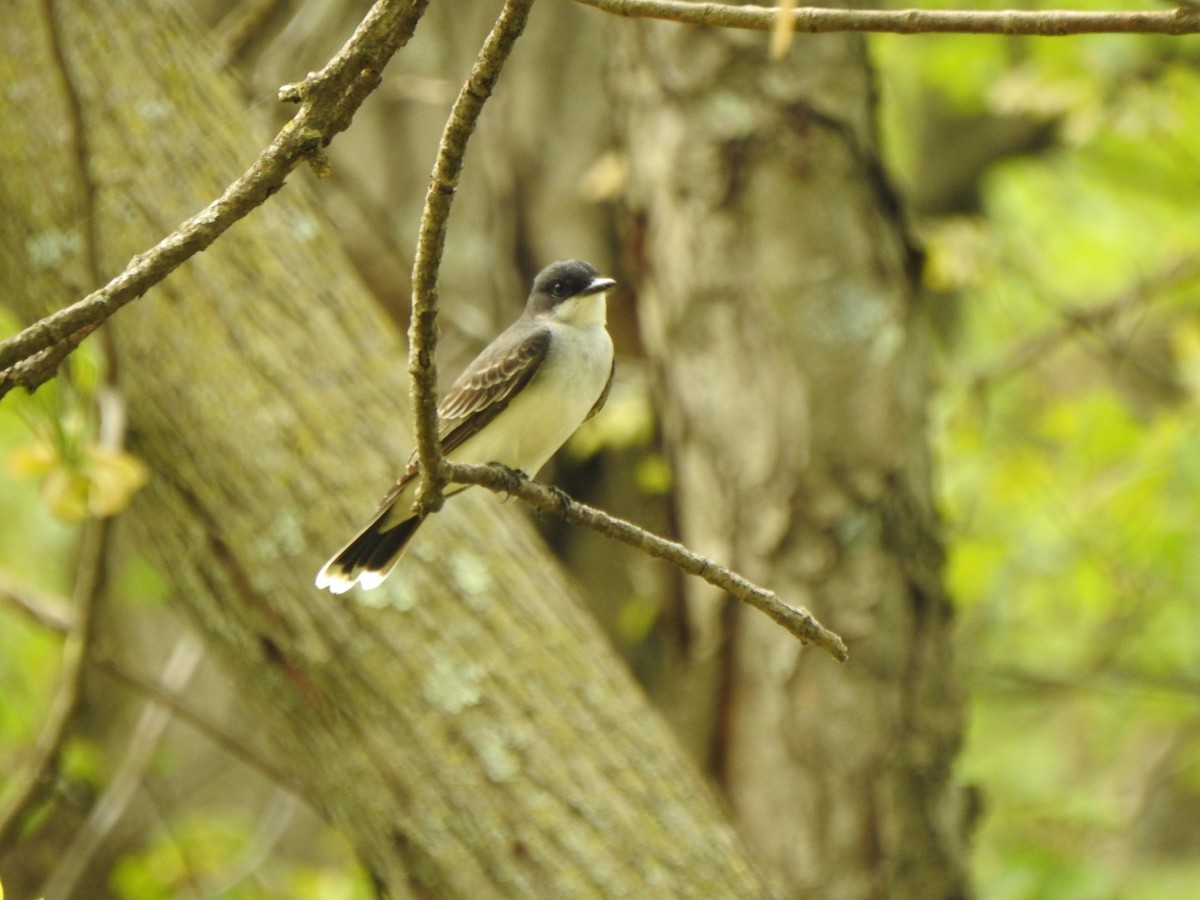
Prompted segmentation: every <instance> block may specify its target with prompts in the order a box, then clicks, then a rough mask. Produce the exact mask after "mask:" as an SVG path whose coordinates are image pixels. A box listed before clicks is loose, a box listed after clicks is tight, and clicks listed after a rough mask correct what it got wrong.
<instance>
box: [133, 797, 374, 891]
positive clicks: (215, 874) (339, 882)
mask: <svg viewBox="0 0 1200 900" xmlns="http://www.w3.org/2000/svg"><path fill="white" fill-rule="evenodd" d="M270 851H271V848H270V847H269V846H259V841H257V840H256V838H255V834H254V829H253V827H252V825H251V824H250V823H247V822H245V821H243V820H242V817H241V816H240V815H239V813H238V812H237V811H233V810H222V811H220V812H219V813H217V812H209V813H204V814H199V813H197V814H191V815H184V816H180V817H177V818H176V819H175V820H174V821H173V823H172V824H171V827H170V828H164V829H162V830H161V831H159V832H157V833H156V834H155V836H154V837H153V838H152V839H151V840H150V841H149V843H148V844H147V845H146V846H144V847H141V848H139V849H137V850H135V851H133V852H130V853H127V854H126V855H124V856H123V857H122V858H121V859H120V860H119V861H118V862H117V864H116V865H115V866H114V867H113V871H112V876H111V879H110V887H111V888H112V890H113V892H114V894H115V895H116V896H117V897H120V898H128V900H186V898H190V897H196V898H201V897H218V896H219V897H223V898H228V900H276V898H282V897H286V898H289V900H367V898H370V897H374V896H375V893H374V891H373V889H372V887H371V884H370V881H369V879H368V877H367V876H366V874H365V873H364V872H362V871H361V870H358V869H355V868H354V867H347V866H345V865H333V864H330V865H327V866H326V865H321V864H319V863H317V862H312V861H310V862H305V863H297V862H294V861H287V860H286V859H281V858H279V857H278V856H273V855H272V854H271V852H270Z"/></svg>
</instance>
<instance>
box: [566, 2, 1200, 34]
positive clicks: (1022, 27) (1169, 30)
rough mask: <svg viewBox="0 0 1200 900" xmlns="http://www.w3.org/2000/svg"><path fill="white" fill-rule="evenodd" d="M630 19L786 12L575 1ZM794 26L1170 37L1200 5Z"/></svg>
mask: <svg viewBox="0 0 1200 900" xmlns="http://www.w3.org/2000/svg"><path fill="white" fill-rule="evenodd" d="M576 2H578V3H582V4H584V5H586V6H594V7H595V8H596V9H600V10H603V11H604V12H607V13H612V14H613V15H616V16H625V17H628V18H648V19H665V20H667V21H670V22H681V23H684V24H687V25H706V26H709V27H712V28H745V29H750V30H754V31H770V30H771V29H773V28H774V27H775V21H776V18H777V17H778V16H780V15H781V14H782V13H781V12H780V10H779V9H777V8H771V7H766V6H729V5H726V4H723V3H692V2H690V0H576ZM789 14H790V15H791V16H792V17H793V19H794V23H793V26H792V27H793V30H794V31H796V32H804V33H808V34H816V33H820V32H831V31H872V32H888V33H892V34H924V33H954V34H1004V35H1012V36H1015V35H1029V36H1040V37H1063V36H1065V35H1071V34H1110V33H1117V34H1169V35H1176V36H1178V35H1185V34H1196V33H1197V32H1200V10H1197V9H1196V8H1194V7H1192V6H1190V5H1189V6H1187V7H1186V8H1185V7H1179V8H1177V9H1171V10H1161V11H1146V10H1119V11H1104V12H1082V11H1077V10H1057V9H1045V10H954V9H945V10H942V9H894V10H893V9H827V8H824V7H803V8H801V9H796V10H793V11H791V12H790V13H789Z"/></svg>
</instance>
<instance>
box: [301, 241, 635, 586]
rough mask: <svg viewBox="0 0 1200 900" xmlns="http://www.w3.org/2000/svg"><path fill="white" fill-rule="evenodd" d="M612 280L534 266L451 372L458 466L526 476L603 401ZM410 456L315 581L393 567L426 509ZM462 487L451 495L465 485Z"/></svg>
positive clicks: (446, 447) (575, 266) (362, 578)
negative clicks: (513, 302) (474, 350)
mask: <svg viewBox="0 0 1200 900" xmlns="http://www.w3.org/2000/svg"><path fill="white" fill-rule="evenodd" d="M615 285H616V281H614V280H613V279H612V278H607V277H603V276H601V275H600V273H599V271H598V270H597V269H596V267H595V266H593V265H591V264H590V263H586V262H583V261H582V260H578V259H568V260H561V261H559V262H555V263H551V264H550V265H549V266H547V267H546V268H544V269H542V271H541V272H539V273H538V275H537V277H536V278H534V280H533V288H532V290H531V291H530V293H529V299H528V300H527V301H526V303H525V309H524V311H523V312H522V313H521V315H520V317H519V318H518V319H517V320H516V321H515V322H513V323H512V324H511V325H509V326H508V328H506V329H505V330H504V331H503V332H501V333H500V335H499V336H498V337H497V338H496V339H495V340H493V341H492V342H491V343H490V344H488V345H487V346H486V347H485V348H484V349H483V350H482V351H480V353H479V355H478V356H476V357H475V359H474V360H473V361H472V362H471V363H470V365H468V366H467V367H466V369H464V370H463V372H462V374H461V375H459V376H458V378H457V379H455V381H454V383H453V384H452V385H451V387H450V390H449V391H448V392H447V393H446V396H445V397H443V398H442V401H441V403H439V404H438V436H439V439H440V441H441V448H442V453H443V455H445V457H446V458H447V459H448V460H450V461H451V462H455V463H479V464H487V463H500V464H502V465H505V466H507V467H509V468H510V469H514V470H518V471H520V472H523V473H524V474H525V475H528V476H530V477H532V476H533V475H535V474H536V473H537V471H538V470H539V469H540V468H541V467H542V466H543V465H545V464H546V462H547V460H549V459H550V457H551V456H553V455H554V454H555V452H556V451H557V450H558V449H559V447H561V446H562V445H563V444H565V443H566V442H567V439H568V438H569V437H570V436H571V435H572V434H574V433H575V430H576V429H577V428H578V427H579V426H580V425H582V424H583V423H584V422H586V421H587V420H588V419H590V418H592V416H594V415H595V414H596V413H598V412H599V411H600V409H601V408H602V407H603V406H604V403H605V401H606V400H607V399H608V393H609V390H610V388H611V387H612V379H613V372H614V370H615V356H614V353H613V343H612V338H611V336H610V335H609V333H608V327H607V296H608V291H609V290H610V289H611V288H613V287H614V286H615ZM419 483H420V479H419V477H418V467H417V458H416V453H415V452H414V453H413V455H412V456H411V457H410V458H409V461H408V464H407V466H406V467H405V469H404V473H403V474H402V475H401V476H400V479H399V480H398V481H397V482H396V483H395V485H393V486H392V488H391V490H389V491H388V492H387V494H386V495H385V496H384V498H383V500H382V501H380V504H379V508H378V509H377V510H376V512H375V515H374V516H373V517H372V518H371V521H370V522H368V523H367V524H366V526H365V527H363V529H362V530H361V531H359V532H358V534H356V535H355V536H354V537H353V538H352V539H351V540H350V541H349V543H347V544H346V546H344V547H343V548H342V549H341V550H339V551H338V552H337V553H335V554H334V555H333V556H332V557H331V558H330V560H329V561H328V562H327V563H325V565H324V567H322V569H321V571H320V572H318V573H317V578H316V584H317V587H318V588H322V589H326V588H327V589H328V590H329V591H331V592H332V593H335V594H341V593H344V592H346V591H348V590H350V588H352V587H353V586H354V585H355V584H356V583H357V584H359V585H360V586H361V587H362V588H363V589H364V590H371V589H372V588H376V587H378V586H379V585H380V584H382V583H383V581H384V579H386V578H387V577H388V575H390V574H391V572H392V570H393V569H394V568H395V567H396V563H397V562H399V560H400V557H401V556H402V555H403V554H404V551H405V549H406V548H407V546H408V542H409V541H410V540H411V539H412V536H413V534H414V533H415V532H416V530H417V528H418V527H420V525H421V522H422V521H423V519H424V516H421V515H418V514H416V513H414V512H413V509H412V507H413V501H414V500H415V498H416V495H417V488H418V485H419ZM465 487H466V485H462V486H459V487H458V488H457V489H456V490H455V491H453V492H454V493H457V492H458V491H460V490H463V489H465Z"/></svg>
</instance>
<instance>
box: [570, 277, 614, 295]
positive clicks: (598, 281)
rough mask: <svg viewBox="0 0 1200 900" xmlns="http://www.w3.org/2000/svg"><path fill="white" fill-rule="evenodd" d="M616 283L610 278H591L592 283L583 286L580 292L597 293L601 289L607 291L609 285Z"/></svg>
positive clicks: (585, 293) (584, 293)
mask: <svg viewBox="0 0 1200 900" xmlns="http://www.w3.org/2000/svg"><path fill="white" fill-rule="evenodd" d="M615 285H616V282H615V281H613V280H612V279H611V278H599V277H597V278H593V279H592V283H591V284H589V285H588V286H587V287H585V288H584V289H583V290H582V291H580V292H579V293H580V294H583V295H585V296H586V295H587V294H599V293H600V292H601V291H607V290H608V289H609V288H610V287H613V286H615Z"/></svg>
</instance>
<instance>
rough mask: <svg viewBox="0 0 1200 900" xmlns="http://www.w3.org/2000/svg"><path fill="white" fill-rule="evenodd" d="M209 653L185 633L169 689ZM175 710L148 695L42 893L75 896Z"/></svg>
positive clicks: (165, 679) (169, 666)
mask: <svg viewBox="0 0 1200 900" xmlns="http://www.w3.org/2000/svg"><path fill="white" fill-rule="evenodd" d="M203 655H204V646H203V645H202V644H201V643H200V640H199V638H197V637H196V636H195V635H193V634H190V633H185V634H184V635H182V636H181V637H180V638H179V639H178V640H177V641H176V642H175V647H174V648H173V649H172V651H171V655H170V656H169V657H168V658H167V662H166V665H165V666H163V671H162V677H161V681H162V685H163V689H164V690H165V691H167V692H168V693H170V694H177V693H179V692H180V691H181V690H183V688H184V687H185V686H186V685H187V683H188V681H190V680H191V677H192V673H194V672H195V671H196V666H197V665H199V663H200V660H201V659H202V658H203ZM171 718H172V711H171V709H170V708H169V707H167V706H164V705H161V704H159V703H158V702H157V701H155V700H149V699H148V700H147V701H146V703H145V705H144V706H143V707H142V712H141V715H139V716H138V720H137V724H136V725H135V726H134V728H133V733H132V735H131V736H130V739H129V746H128V749H127V750H126V752H125V756H124V758H123V759H122V760H121V762H120V764H119V765H118V766H117V769H116V771H115V772H114V773H113V777H112V779H111V780H110V781H109V783H108V785H107V787H105V789H104V792H103V793H102V794H101V795H100V797H99V799H97V801H96V803H95V805H94V806H93V807H92V810H91V812H90V813H89V814H88V817H87V820H86V821H85V822H84V823H83V825H82V827H80V829H79V830H78V831H77V832H76V833H75V837H74V839H73V840H72V841H71V844H70V846H69V847H67V849H66V851H65V852H63V853H62V854H61V855H60V856H59V858H58V860H57V861H56V864H55V866H54V871H53V872H52V873H51V875H50V877H49V878H48V879H47V881H46V883H45V884H44V885H43V886H42V889H41V891H40V892H39V894H38V896H42V897H70V896H71V895H72V894H73V893H74V890H75V887H76V885H77V884H78V882H79V879H80V878H81V877H82V876H83V873H84V872H85V871H86V870H87V867H88V865H89V864H90V863H91V861H92V857H93V856H95V854H96V851H97V849H99V847H100V845H101V843H102V842H103V841H104V838H105V837H106V836H107V835H108V834H109V832H111V831H112V829H113V827H114V826H115V825H116V824H117V823H118V822H119V821H120V820H121V816H122V815H124V813H125V810H126V809H127V808H128V807H129V802H130V801H131V800H132V799H133V796H134V794H135V793H136V791H137V789H138V786H139V785H140V784H141V783H142V779H143V778H145V775H146V771H147V769H148V768H149V766H150V761H151V760H152V759H153V758H154V752H155V750H157V749H158V746H159V743H160V742H161V741H162V737H163V734H164V733H165V732H166V730H167V726H168V725H169V724H171Z"/></svg>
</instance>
